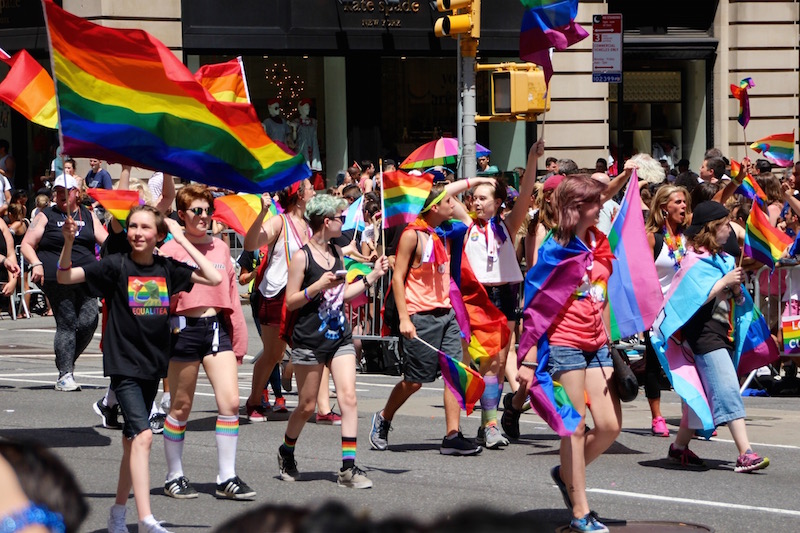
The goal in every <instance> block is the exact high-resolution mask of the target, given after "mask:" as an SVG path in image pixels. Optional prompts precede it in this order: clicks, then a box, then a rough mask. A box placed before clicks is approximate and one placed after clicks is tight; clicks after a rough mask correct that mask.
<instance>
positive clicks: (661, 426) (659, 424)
mask: <svg viewBox="0 0 800 533" xmlns="http://www.w3.org/2000/svg"><path fill="white" fill-rule="evenodd" d="M650 431H652V432H653V435H655V436H656V437H669V429H667V422H666V421H665V420H664V417H663V416H657V417H655V418H654V419H653V424H652V427H651V428H650Z"/></svg>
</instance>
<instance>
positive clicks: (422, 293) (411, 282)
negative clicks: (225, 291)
mask: <svg viewBox="0 0 800 533" xmlns="http://www.w3.org/2000/svg"><path fill="white" fill-rule="evenodd" d="M408 231H411V230H408ZM420 233H424V232H420V231H418V232H417V235H418V237H417V242H418V243H419V234H420ZM432 248H433V241H431V237H430V236H428V240H427V241H426V242H425V247H424V248H423V252H422V261H421V263H420V264H419V266H416V267H415V266H414V265H413V262H412V264H411V265H409V267H408V275H407V276H406V283H405V289H406V309H407V310H408V316H411V315H414V314H416V313H423V312H426V311H434V310H436V309H450V308H451V307H452V306H451V304H450V260H449V259H448V261H447V262H446V263H444V264H443V265H437V264H436V263H435V262H434V261H430V260H429V259H430V255H431V253H432ZM414 257H416V248H415V249H414Z"/></svg>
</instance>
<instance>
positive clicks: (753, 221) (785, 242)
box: [744, 205, 794, 270]
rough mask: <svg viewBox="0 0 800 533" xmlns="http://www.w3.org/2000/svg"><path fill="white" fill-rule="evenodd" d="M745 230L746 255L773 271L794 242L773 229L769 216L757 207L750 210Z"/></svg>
mask: <svg viewBox="0 0 800 533" xmlns="http://www.w3.org/2000/svg"><path fill="white" fill-rule="evenodd" d="M744 230H745V232H744V253H745V254H747V256H748V257H752V258H753V259H755V260H756V261H759V262H761V263H764V264H765V265H768V266H769V267H770V268H772V270H775V264H776V263H777V262H778V260H779V259H780V258H781V257H783V254H784V253H785V252H786V250H787V249H788V248H789V247H790V246H791V245H792V243H793V242H794V241H793V239H792V238H791V237H789V236H788V235H786V234H785V233H784V232H782V231H781V230H779V229H778V228H774V227H772V224H770V223H769V219H768V218H767V215H765V214H764V212H763V211H762V210H761V208H759V207H758V206H757V205H754V206H753V208H752V209H751V210H750V216H748V217H747V223H745V227H744Z"/></svg>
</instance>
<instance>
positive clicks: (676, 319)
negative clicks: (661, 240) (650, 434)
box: [650, 251, 778, 435]
mask: <svg viewBox="0 0 800 533" xmlns="http://www.w3.org/2000/svg"><path fill="white" fill-rule="evenodd" d="M735 266H736V265H735V262H734V259H733V258H732V257H730V256H729V255H727V254H724V253H722V254H719V255H715V256H711V255H709V254H697V253H695V252H694V251H689V252H687V254H686V256H685V257H684V258H683V260H682V261H681V268H680V270H678V272H677V273H676V274H675V277H674V278H673V280H672V284H671V285H670V290H669V292H668V293H667V296H666V299H665V300H664V305H663V307H662V308H661V311H660V312H659V315H658V317H657V318H656V321H655V323H654V324H653V329H652V331H651V334H650V340H651V341H652V342H653V348H654V349H655V352H656V355H658V359H659V361H660V362H661V366H662V367H663V368H664V372H665V373H666V374H667V377H668V378H669V381H670V383H671V384H672V387H673V389H675V392H676V393H677V394H678V395H679V396H680V397H681V399H683V401H684V402H686V405H687V406H688V407H689V410H690V413H689V415H690V416H689V427H690V428H692V429H702V430H705V431H706V432H707V433H708V434H709V435H710V432H711V431H712V430H713V429H714V420H713V417H712V415H711V412H712V410H711V406H710V405H709V402H708V398H707V397H706V394H705V392H704V389H703V384H702V382H701V381H700V376H699V374H698V373H697V369H696V368H695V366H694V363H693V361H694V354H692V353H691V349H690V348H689V346H688V345H687V344H685V343H683V342H682V341H681V340H680V336H679V332H680V330H681V328H682V327H683V325H684V324H685V323H686V322H687V321H688V320H689V319H690V318H692V316H694V314H695V313H696V312H697V311H698V309H700V307H702V306H703V305H704V304H705V302H706V300H707V299H708V295H709V293H710V291H711V288H712V287H713V286H714V284H715V283H716V282H717V281H719V280H720V279H721V278H722V276H724V275H725V274H726V273H728V272H729V271H731V270H732V269H733V268H734V267H735ZM742 292H743V294H744V297H745V301H744V304H742V305H733V306H732V310H731V311H732V323H733V338H734V342H733V345H734V353H733V363H734V366H735V367H736V369H737V372H738V374H739V375H740V376H741V375H746V374H747V373H748V372H750V371H751V370H753V369H755V368H760V367H762V366H764V365H766V364H769V363H771V362H772V361H774V360H775V359H777V358H778V348H777V346H775V343H774V342H773V341H772V338H771V337H770V332H769V327H768V326H767V323H766V322H765V321H764V317H762V316H761V313H760V312H759V311H758V309H757V308H756V307H754V306H753V299H752V298H751V297H750V294H749V293H748V292H747V291H746V290H743V291H742Z"/></svg>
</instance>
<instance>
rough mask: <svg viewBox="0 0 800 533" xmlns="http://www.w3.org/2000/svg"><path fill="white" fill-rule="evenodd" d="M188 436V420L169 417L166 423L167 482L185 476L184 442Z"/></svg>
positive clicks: (165, 454)
mask: <svg viewBox="0 0 800 533" xmlns="http://www.w3.org/2000/svg"><path fill="white" fill-rule="evenodd" d="M185 436H186V420H184V421H182V422H181V421H180V420H175V419H174V418H172V417H171V416H169V415H167V419H166V420H165V421H164V456H165V457H166V458H167V481H172V480H173V479H177V478H179V477H181V476H182V475H183V461H182V460H181V458H182V457H183V440H184V437H185Z"/></svg>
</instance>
